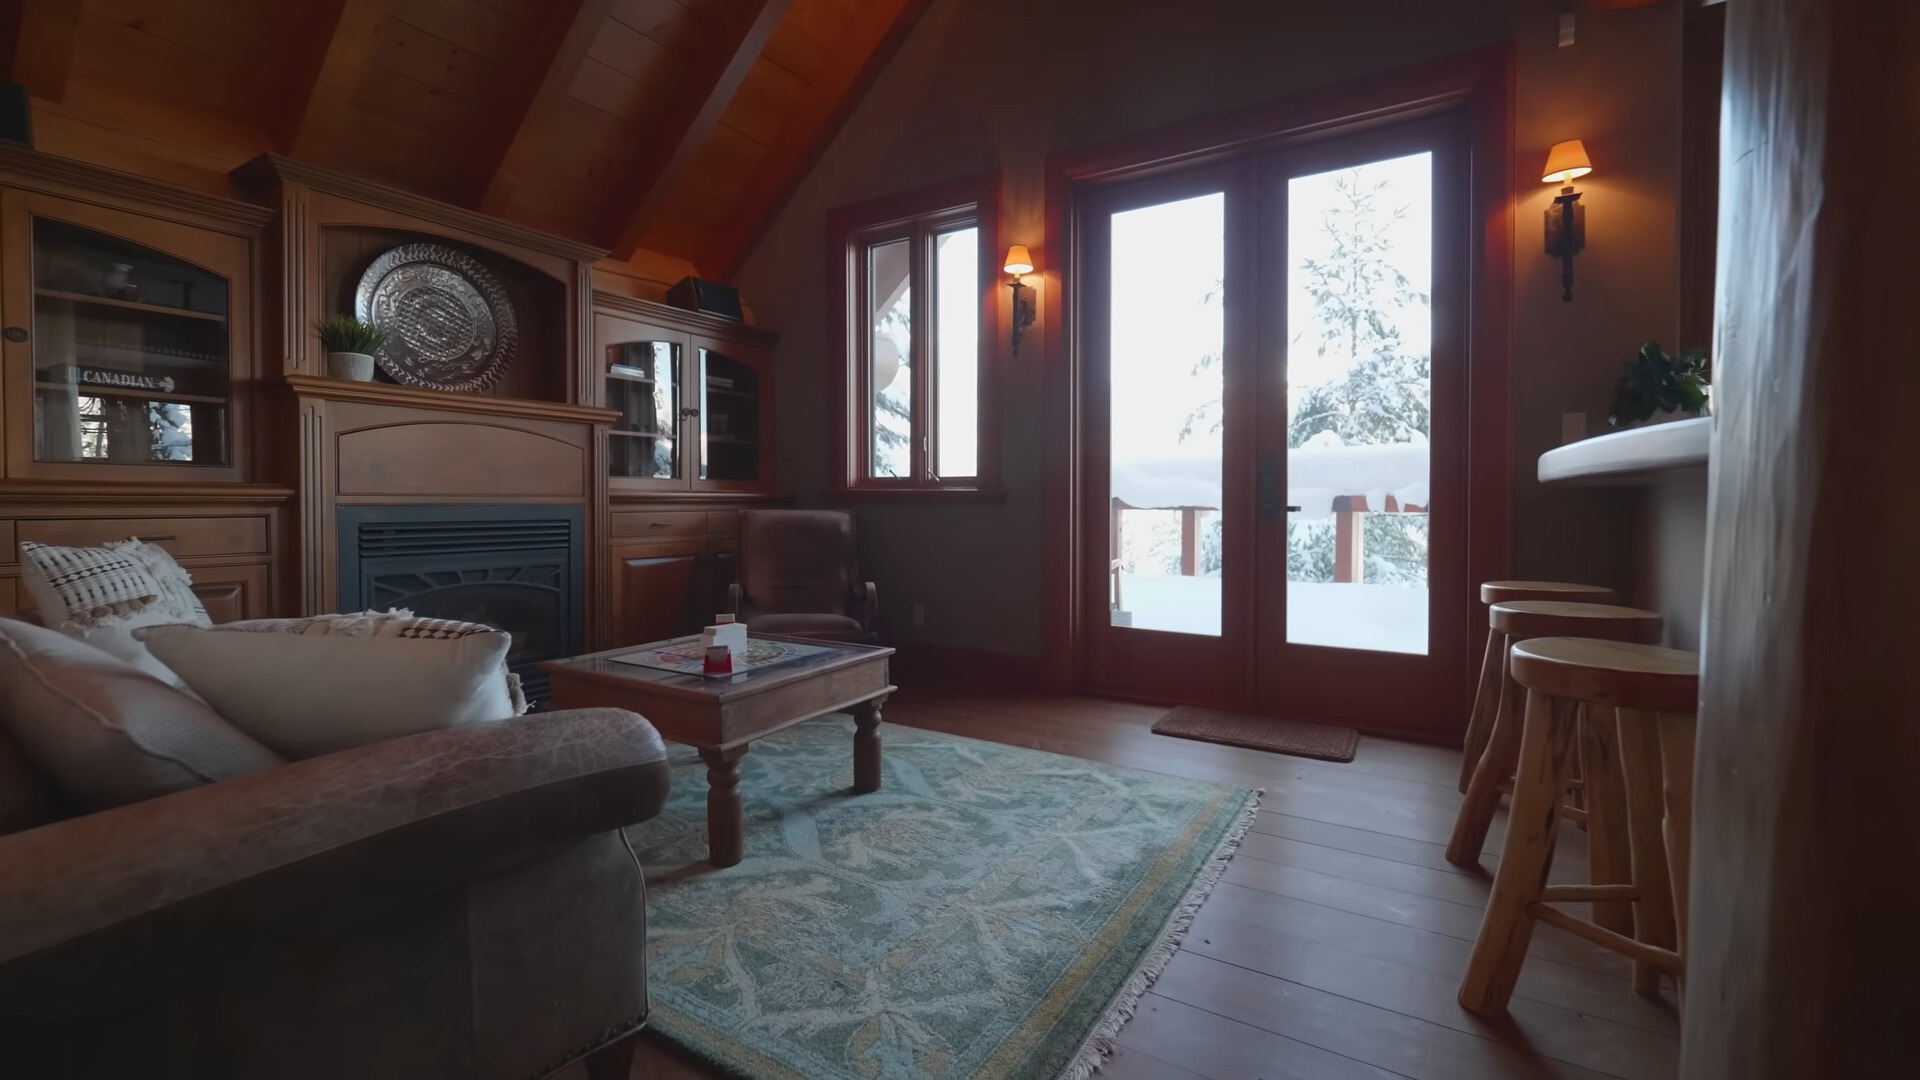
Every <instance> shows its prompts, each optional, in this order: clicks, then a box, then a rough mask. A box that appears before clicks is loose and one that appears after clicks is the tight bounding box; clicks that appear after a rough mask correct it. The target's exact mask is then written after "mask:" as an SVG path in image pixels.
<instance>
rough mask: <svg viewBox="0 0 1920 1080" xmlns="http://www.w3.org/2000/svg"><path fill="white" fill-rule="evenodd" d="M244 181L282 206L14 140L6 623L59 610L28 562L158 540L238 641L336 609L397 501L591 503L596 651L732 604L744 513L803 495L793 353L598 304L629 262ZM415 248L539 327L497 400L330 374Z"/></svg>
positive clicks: (390, 198) (7, 154)
mask: <svg viewBox="0 0 1920 1080" xmlns="http://www.w3.org/2000/svg"><path fill="white" fill-rule="evenodd" d="M233 180H234V184H235V189H236V190H237V191H240V192H243V193H245V195H246V196H247V197H249V198H251V199H253V200H254V201H253V202H242V201H238V200H235V199H229V198H224V197H220V196H214V195H207V194H203V193H198V192H192V191H185V190H181V189H178V188H174V187H171V186H170V185H167V184H163V183H159V182H156V181H151V180H146V179H141V178H138V177H133V176H129V175H126V174H122V173H117V172H113V171H111V170H106V169H100V168H96V167H93V166H88V165H83V164H80V163H77V162H72V161H68V160H65V159H62V158H57V157H51V156H48V155H43V154H37V153H35V152H33V151H30V150H23V149H18V148H15V147H12V146H8V145H5V144H0V326H4V328H5V336H4V340H0V614H15V613H20V612H23V611H24V610H25V609H26V608H27V606H28V605H29V603H30V602H29V601H28V599H27V597H26V594H25V591H24V590H23V589H21V588H20V586H19V581H18V579H19V571H20V568H19V562H18V547H17V545H18V542H19V541H22V540H27V541H35V542H40V543H48V544H74V545H91V544H99V543H103V542H106V541H110V540H116V539H122V538H125V537H129V536H139V537H145V538H147V539H149V540H151V541H153V542H154V543H157V544H159V545H161V546H162V547H165V548H167V549H168V550H169V551H171V552H172V553H173V554H174V556H175V557H176V558H177V559H178V560H179V561H180V563H181V565H182V566H184V567H185V568H186V569H187V570H188V572H189V573H191V574H192V576H193V579H194V587H195V591H196V592H197V593H198V594H199V595H200V598H201V600H202V602H203V603H204V604H206V606H207V610H208V614H209V615H210V616H212V617H213V618H214V619H215V620H216V621H229V620H232V619H238V618H254V617H265V616H271V615H286V614H295V613H302V612H318V611H329V610H334V609H335V607H336V605H337V604H339V603H340V602H341V599H340V598H341V597H342V596H344V595H346V593H347V591H348V590H347V589H345V588H344V587H343V586H342V581H341V575H342V573H343V571H342V570H341V566H342V565H343V560H346V559H347V558H348V557H349V556H348V547H347V541H348V540H349V539H353V540H354V541H355V543H356V544H358V543H359V542H360V541H361V540H364V539H365V538H364V537H362V536H360V534H358V533H356V534H354V536H353V537H348V535H347V533H346V532H344V531H343V530H345V529H347V528H348V526H349V525H351V522H348V521H346V518H343V516H342V515H343V513H345V514H346V515H347V517H352V516H353V515H354V514H360V513H362V512H363V511H365V510H366V509H367V508H368V507H403V508H413V509H417V510H432V511H435V512H438V511H439V509H440V508H447V509H448V512H450V513H451V512H452V511H455V510H458V511H461V512H462V513H465V512H466V511H468V510H470V509H474V508H478V509H479V510H480V511H482V513H480V514H478V515H475V514H471V513H468V514H466V516H465V517H463V518H461V519H460V520H462V521H469V520H474V521H477V520H480V518H482V517H486V516H487V515H488V514H494V515H496V516H497V512H498V511H501V510H502V509H503V508H513V507H538V508H548V509H552V508H556V507H564V508H568V509H570V510H571V509H572V508H577V513H576V514H562V515H560V516H561V517H564V518H566V520H567V521H568V522H571V523H572V524H571V525H569V526H568V527H569V529H570V530H571V531H570V532H569V534H568V536H569V542H570V543H572V544H574V545H576V546H575V547H574V548H573V549H572V553H571V554H570V555H569V557H568V566H569V568H570V569H569V573H575V572H576V571H575V569H574V568H577V577H576V578H575V579H574V583H572V584H569V585H568V586H567V587H566V588H567V591H568V592H569V593H570V594H572V593H575V592H577V593H578V595H579V603H577V604H573V605H566V611H567V613H566V614H565V615H564V617H563V618H564V620H565V621H567V622H569V623H570V624H571V626H570V628H569V629H570V632H569V633H567V634H564V635H560V637H562V638H565V639H566V642H567V644H568V646H569V647H572V645H573V643H574V642H577V641H579V640H580V639H584V640H585V644H586V645H587V646H588V647H592V648H607V647H613V646H616V645H620V644H625V643H631V642H641V641H648V640H655V639H659V638H663V637H672V636H675V635H678V634H682V633H686V632H688V631H690V630H692V629H694V628H697V627H698V626H700V625H702V624H704V623H705V622H707V621H708V620H709V619H710V618H711V617H712V616H713V615H714V614H716V613H718V612H719V611H721V610H722V608H723V607H724V605H725V603H726V593H727V585H728V584H729V583H730V582H731V581H732V580H733V576H734V570H733V567H734V552H735V551H736V550H737V547H738V541H737V537H738V515H739V511H740V510H741V509H742V508H745V507H749V506H766V505H777V504H779V503H780V502H781V499H780V497H779V496H777V495H776V494H775V493H774V487H773V484H774V476H773V463H774V456H773V419H774V418H773V394H774V374H775V371H774V347H775V345H776V344H777V341H778V338H777V337H776V336H775V335H773V334H771V333H768V332H766V331H764V330H759V329H756V328H754V327H750V326H746V325H743V324H741V323H738V322H734V321H730V320H726V319H721V318H717V317H714V316H711V315H704V314H697V313H693V312H687V311H683V310H680V309H677V308H672V307H668V306H665V305H662V304H656V303H650V302H647V301H643V300H635V299H631V298H628V297H623V296H618V295H614V294H611V293H600V292H595V291H593V289H592V281H593V267H594V265H595V263H596V262H598V261H599V260H600V259H601V258H602V257H603V256H604V255H605V254H606V253H605V252H604V251H601V250H598V249H595V248H590V247H587V246H585V245H582V244H579V243H577V242H575V241H570V240H565V239H562V238H559V237H552V236H547V235H544V234H541V233H538V232H535V231H533V230H529V229H526V228H523V227H520V226H517V225H512V224H510V223H507V222H503V221H499V220H497V219H494V218H489V217H486V216H484V215H481V214H478V213H475V212H474V211H472V210H468V209H463V208H460V207H455V206H450V205H447V204H444V203H439V202H435V201H433V200H431V199H427V198H423V197H421V196H419V195H415V194H412V193H408V192H404V191H399V190H396V189H393V188H389V187H386V186H383V185H379V184H373V183H369V182H367V181H365V180H362V179H359V178H356V177H352V176H348V175H345V174H340V173H335V172H332V171H330V170H325V169H319V168H315V167H313V166H309V165H305V164H302V163H300V162H296V161H291V160H288V159H286V158H282V157H277V156H272V155H268V156H264V157H262V158H259V159H257V160H255V161H253V162H250V163H248V164H247V165H245V166H242V167H241V168H240V169H237V170H235V172H234V174H233ZM411 243H434V244H440V245H446V246H450V247H452V248H454V249H456V250H458V251H459V252H460V253H462V254H464V255H466V256H468V257H470V258H471V259H472V260H474V261H475V262H476V263H478V264H479V265H480V266H481V267H482V268H484V269H485V270H486V271H487V272H488V274H489V275H490V276H491V277H492V278H494V279H495V280H496V281H497V283H498V286H499V288H500V290H501V291H502V293H503V294H504V296H505V298H506V301H507V302H508V303H509V304H510V305H511V307H512V310H513V315H514V318H515V322H516V325H517V333H518V342H519V351H518V355H517V357H516V358H515V360H514V362H513V364H512V365H511V367H510V369H509V370H508V371H507V372H506V373H505V374H504V375H503V376H502V377H501V379H500V380H499V381H498V382H497V383H495V384H494V385H492V386H490V387H489V388H488V389H487V390H485V391H484V392H478V393H452V392H442V391H436V390H422V389H414V388H408V387H401V386H397V385H395V384H393V383H391V382H388V381H386V380H384V378H383V379H380V380H377V381H375V382H371V383H356V382H343V381H340V380H336V379H332V378H329V377H327V376H326V374H325V367H326V365H325V362H324V357H323V355H322V354H321V352H320V349H319V345H318V341H317V340H316V338H315V337H314V335H313V333H312V330H311V327H312V324H313V322H314V321H315V320H316V319H319V318H322V317H324V316H326V315H331V314H337V313H341V312H346V311H351V310H352V309H353V299H354V291H355V287H356V285H357V283H358V281H359V280H360V278H361V276H362V275H363V274H364V273H365V271H366V268H367V266H368V265H369V264H370V263H371V261H372V260H374V259H376V258H378V257H379V256H380V255H381V254H382V253H383V252H386V251H389V250H391V249H392V248H393V247H395V246H397V245H402V244H411ZM356 520H357V519H356ZM488 520H491V518H488ZM534 527H535V526H529V528H534ZM537 527H538V528H551V527H553V526H552V523H550V522H543V523H542V524H540V525H539V526H537ZM382 535H384V534H382ZM540 535H542V536H546V535H547V533H544V532H542V533H541V534H540ZM562 546H566V545H562ZM353 551H356V552H360V553H361V554H363V555H364V551H361V549H360V547H355V548H353ZM542 557H544V556H542ZM528 558H532V556H528ZM364 561H365V560H364V559H363V560H362V562H361V565H364ZM529 565H531V564H529ZM410 572H411V571H410ZM356 580H357V579H356ZM516 580H517V579H516ZM526 587H527V588H528V589H534V588H535V586H534V585H528V586H526ZM556 640H558V638H556ZM556 647H558V646H556Z"/></svg>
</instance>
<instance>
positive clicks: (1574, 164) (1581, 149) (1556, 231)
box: [1540, 139, 1593, 303]
mask: <svg viewBox="0 0 1920 1080" xmlns="http://www.w3.org/2000/svg"><path fill="white" fill-rule="evenodd" d="M1543 171H1544V172H1545V175H1544V176H1542V177H1540V182H1541V183H1543V184H1564V185H1566V186H1565V187H1562V188H1561V189H1560V194H1559V195H1558V196H1556V197H1555V198H1554V200H1553V208H1552V209H1550V210H1548V211H1547V254H1548V255H1551V256H1553V257H1555V258H1557V259H1559V260H1560V299H1562V300H1564V301H1567V302H1569V303H1571V302H1572V301H1573V256H1574V255H1575V254H1576V253H1577V252H1579V251H1580V250H1581V249H1582V248H1584V247H1586V246H1587V211H1586V208H1585V207H1583V206H1581V205H1580V193H1579V192H1577V191H1575V190H1573V182H1574V180H1575V179H1577V178H1579V177H1582V176H1585V175H1587V174H1588V173H1590V172H1592V171H1593V163H1592V162H1591V161H1588V160H1587V148H1586V147H1585V146H1583V145H1581V143H1580V140H1579V139H1569V140H1567V141H1566V142H1559V143H1554V144H1553V149H1551V150H1548V151H1547V167H1546V169H1545V170H1543Z"/></svg>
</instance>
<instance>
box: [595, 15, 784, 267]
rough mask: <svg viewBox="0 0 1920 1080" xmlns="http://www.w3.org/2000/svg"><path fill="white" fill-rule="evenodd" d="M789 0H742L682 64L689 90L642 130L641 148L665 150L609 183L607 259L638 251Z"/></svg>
mask: <svg viewBox="0 0 1920 1080" xmlns="http://www.w3.org/2000/svg"><path fill="white" fill-rule="evenodd" d="M790 2H791V0H747V2H746V3H741V4H737V5H734V6H733V7H732V9H731V10H730V11H729V12H728V14H727V19H726V24H725V25H724V26H722V27H721V28H720V29H719V30H718V32H716V33H715V34H714V35H713V43H712V46H711V47H710V48H709V49H707V50H706V51H705V52H704V53H703V54H702V55H701V56H700V57H699V58H698V59H697V60H695V61H694V62H693V63H692V64H691V65H690V68H691V70H690V72H689V74H688V77H687V83H688V84H689V87H690V89H689V90H688V92H687V93H685V94H683V95H680V96H678V97H676V98H674V99H673V101H672V102H671V103H670V104H669V105H668V106H667V109H666V111H665V114H664V115H663V116H662V117H661V119H660V120H659V121H658V122H657V123H656V125H655V126H654V130H653V131H652V132H650V133H646V134H647V135H648V136H649V137H647V138H645V139H643V140H642V145H651V146H661V147H668V148H670V149H668V150H667V152H666V153H663V154H648V153H642V154H641V155H640V156H639V157H638V158H637V159H636V160H635V162H634V164H633V166H632V168H630V169H628V171H627V175H626V176H625V177H623V178H622V179H621V182H620V183H619V184H617V185H615V186H614V195H613V199H612V201H611V202H610V203H609V204H608V206H607V212H606V214H605V215H604V216H603V221H602V226H601V233H602V236H603V237H604V240H605V243H606V244H607V246H608V247H610V248H611V249H612V250H613V257H614V258H616V259H620V260H622V261H624V260H627V259H631V258H633V255H634V252H635V251H637V250H639V248H640V239H641V237H642V236H644V235H646V231H647V226H648V225H650V224H652V222H653V219H654V215H656V214H658V213H659V212H660V207H661V205H662V204H664V203H665V201H666V196H667V192H668V191H670V190H671V189H672V187H673V184H674V181H676V180H678V179H679V178H680V176H681V174H682V173H684V172H685V171H686V168H687V165H688V164H690V163H691V162H692V161H693V157H694V155H695V154H696V153H698V152H699V150H700V145H701V144H702V143H704V142H705V141H706V139H707V136H708V135H710V134H712V133H713V129H714V128H715V127H716V126H717V125H718V124H719V123H720V117H721V114H723V113H725V112H726V110H727V103H728V102H730V101H732V100H733V95H734V92H735V91H737V90H739V89H740V84H741V83H742V82H744V81H745V80H746V77H747V72H748V71H750V70H752V68H753V64H754V61H756V60H758V59H759V58H760V52H761V50H762V49H764V48H766V45H767V39H768V38H770V37H772V36H773V31H774V28H775V27H777V26H778V25H780V19H781V17H782V16H784V15H785V14H786V12H787V6H788V4H789V3H790Z"/></svg>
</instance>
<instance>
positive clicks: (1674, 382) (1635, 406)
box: [1607, 341, 1707, 427]
mask: <svg viewBox="0 0 1920 1080" xmlns="http://www.w3.org/2000/svg"><path fill="white" fill-rule="evenodd" d="M1706 406H1707V354H1706V351H1705V350H1703V349H1697V348H1695V349H1688V350H1687V351H1686V352H1685V353H1684V354H1682V355H1680V356H1675V355H1673V354H1672V353H1669V352H1667V351H1666V350H1664V349H1662V348H1661V347H1660V344H1659V342H1655V341H1649V342H1647V343H1646V344H1645V345H1642V346H1640V354H1639V355H1638V356H1636V357H1634V358H1633V359H1631V360H1629V361H1627V362H1626V363H1625V364H1624V365H1622V366H1621V368H1620V377H1619V378H1618V379H1615V380H1614V381H1613V405H1612V406H1611V407H1610V408H1608V409H1607V423H1608V425H1610V426H1612V427H1625V426H1627V425H1629V424H1637V423H1640V422H1641V421H1644V420H1648V419H1651V418H1652V417H1653V415H1654V414H1655V413H1668V412H1680V413H1685V414H1686V415H1688V416H1699V415H1700V411H1701V410H1702V409H1704V408H1706Z"/></svg>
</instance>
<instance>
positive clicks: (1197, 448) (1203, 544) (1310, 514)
mask: <svg viewBox="0 0 1920 1080" xmlns="http://www.w3.org/2000/svg"><path fill="white" fill-rule="evenodd" d="M1431 174H1432V159H1431V155H1430V154H1417V155H1412V156H1409V157H1404V158H1396V159H1392V160H1388V161H1379V162H1373V163H1370V164H1367V165H1363V166H1360V167H1357V168H1351V169H1342V170H1337V171H1334V172H1329V173H1322V174H1319V175H1314V176H1305V177H1298V178H1295V179H1293V180H1291V181H1289V183H1288V190H1287V200H1288V220H1287V241H1286V243H1287V248H1286V297H1285V300H1286V305H1287V325H1288V328H1289V330H1288V342H1287V382H1288V391H1287V405H1288V414H1289V418H1288V432H1287V443H1288V447H1289V452H1288V458H1287V502H1288V503H1290V504H1293V505H1297V506H1299V507H1300V510H1299V511H1298V512H1294V513H1291V514H1289V516H1288V523H1287V581H1288V588H1287V597H1288V601H1287V602H1288V610H1287V639H1288V641H1290V642H1293V643H1296V644H1308V645H1325V646H1333V647H1340V648H1360V649H1374V650H1384V651H1393V652H1406V653H1424V652H1426V649H1427V592H1426V585H1427V516H1426V510H1427V503H1428V449H1427V441H1428V438H1429V435H1430V431H1431V421H1430V417H1429V413H1430V404H1431V390H1430V383H1431V362H1430V348H1431V338H1432V323H1431V317H1430V311H1429V306H1430V293H1431V289H1432V191H1431V187H1432V175H1431ZM1224 210H1225V201H1224V197H1223V196H1220V195H1210V196H1205V197H1202V198H1198V199H1189V200H1184V201H1181V202H1175V203H1167V204H1163V205H1159V206H1152V207H1145V208H1142V209H1139V210H1132V211H1127V212H1124V213H1119V214H1115V215H1114V216H1113V220H1112V230H1113V255H1112V278H1113V284H1112V289H1113V296H1112V311H1113V315H1112V332H1113V338H1112V349H1111V370H1112V384H1113V385H1112V405H1111V407H1112V460H1113V467H1112V468H1113V471H1112V476H1111V484H1112V487H1111V494H1112V496H1113V507H1112V518H1113V520H1112V522H1111V530H1112V536H1113V550H1114V566H1113V572H1112V579H1111V585H1110V589H1111V596H1110V598H1109V599H1110V607H1111V609H1112V618H1113V622H1114V623H1115V624H1116V625H1123V626H1133V627H1138V628H1143V629H1153V630H1167V631H1175V632H1181V633H1193V634H1218V633H1219V632H1220V575H1221V571H1222V559H1221V542H1220V538H1221V529H1222V526H1223V522H1222V517H1221V513H1220V508H1221V506H1222V501H1221V496H1220V489H1221V472H1222V470H1221V457H1222V452H1223V451H1222V446H1223V441H1222V431H1221V417H1222V414H1221V386H1222V383H1221V362H1220V361H1221V341H1222V316H1223V306H1222V305H1223V297H1224V294H1225V291H1226V289H1227V288H1228V287H1230V286H1228V284H1227V283H1226V282H1225V281H1224V271H1223V267H1224V250H1223V241H1222V236H1223V233H1224V225H1225V222H1224ZM1169 297H1172V298H1174V300H1173V301H1172V302H1171V303H1170V302H1169V300H1168V298H1169ZM1182 298H1185V299H1184V301H1183V300H1182Z"/></svg>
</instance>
